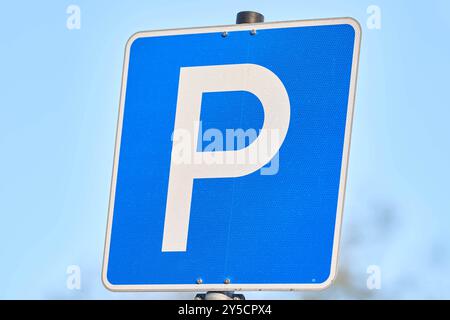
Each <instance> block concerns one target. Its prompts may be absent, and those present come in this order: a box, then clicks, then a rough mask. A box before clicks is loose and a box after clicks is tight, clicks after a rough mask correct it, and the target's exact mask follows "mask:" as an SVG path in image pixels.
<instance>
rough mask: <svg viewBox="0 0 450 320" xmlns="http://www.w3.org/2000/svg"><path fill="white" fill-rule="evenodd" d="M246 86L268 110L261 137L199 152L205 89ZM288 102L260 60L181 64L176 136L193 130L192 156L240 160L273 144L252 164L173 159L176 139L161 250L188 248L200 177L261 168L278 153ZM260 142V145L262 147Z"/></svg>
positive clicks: (280, 85) (242, 173) (286, 125)
mask: <svg viewBox="0 0 450 320" xmlns="http://www.w3.org/2000/svg"><path fill="white" fill-rule="evenodd" d="M227 91H247V92H250V93H252V94H254V95H255V96H256V97H258V99H259V100H260V102H261V104H262V106H263V109H264V123H263V127H262V129H261V131H260V134H259V135H258V137H257V138H256V139H255V140H254V141H253V142H252V143H251V144H250V145H248V146H247V147H245V148H243V149H239V150H232V151H212V152H211V151H210V152H208V151H204V152H198V151H197V137H198V132H199V121H200V109H201V104H202V94H203V93H205V92H227ZM289 120H290V104H289V97H288V94H287V92H286V89H285V87H284V85H283V83H282V82H281V80H280V79H279V78H278V77H277V76H276V75H275V74H274V73H273V72H272V71H270V70H268V69H266V68H264V67H262V66H259V65H256V64H231V65H217V66H203V67H185V68H181V69H180V80H179V87H178V100H177V108H176V115H175V129H174V137H175V135H176V133H177V132H184V133H186V132H187V133H189V136H190V137H191V139H193V140H192V141H193V143H191V144H190V145H189V146H190V148H191V150H188V153H189V154H192V155H193V158H194V159H195V158H196V157H200V158H201V156H202V155H205V156H208V153H214V156H215V157H223V159H236V158H237V159H242V158H243V157H245V156H246V155H248V154H250V155H252V154H254V155H255V154H258V150H259V149H267V147H266V146H265V147H262V144H264V143H266V144H267V143H268V142H269V141H270V142H269V144H270V148H269V150H268V152H265V154H264V155H261V152H259V159H258V161H256V162H251V163H248V162H246V163H236V162H235V161H232V162H229V161H224V162H223V163H213V164H206V163H194V162H193V161H188V163H186V162H184V163H179V162H177V161H174V159H175V158H176V157H177V155H176V154H175V150H174V149H175V148H174V146H175V143H176V141H175V139H174V140H173V144H172V155H171V163H170V175H169V188H168V193H167V203H166V215H165V221H164V235H163V243H162V251H163V252H164V251H186V246H187V238H188V229H189V215H190V207H191V198H192V187H193V182H194V179H196V178H200V179H202V178H229V177H240V176H245V175H248V174H250V173H252V172H255V171H257V170H259V169H260V168H261V167H262V166H264V165H265V164H266V163H268V162H269V161H271V159H272V158H273V157H274V156H275V155H276V154H277V152H278V150H279V149H280V147H281V145H282V143H283V141H284V138H285V137H286V133H287V131H288V128H289ZM271 131H277V132H278V139H273V138H272V139H271V138H270V137H269V135H270V132H271ZM260 147H261V148H260Z"/></svg>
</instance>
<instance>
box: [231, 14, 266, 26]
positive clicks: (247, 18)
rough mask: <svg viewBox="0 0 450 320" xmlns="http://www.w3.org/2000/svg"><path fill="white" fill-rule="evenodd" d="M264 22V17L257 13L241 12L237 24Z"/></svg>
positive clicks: (237, 17)
mask: <svg viewBox="0 0 450 320" xmlns="http://www.w3.org/2000/svg"><path fill="white" fill-rule="evenodd" d="M260 22H264V16H263V15H262V14H261V13H259V12H255V11H241V12H239V13H238V14H237V16H236V24H241V23H260Z"/></svg>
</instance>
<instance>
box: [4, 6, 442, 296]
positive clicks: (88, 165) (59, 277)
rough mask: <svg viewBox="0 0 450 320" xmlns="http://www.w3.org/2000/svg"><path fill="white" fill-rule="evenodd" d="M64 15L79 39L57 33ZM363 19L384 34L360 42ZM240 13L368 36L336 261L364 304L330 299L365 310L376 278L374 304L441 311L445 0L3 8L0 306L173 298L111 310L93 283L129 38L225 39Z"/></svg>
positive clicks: (374, 32) (376, 33) (97, 283)
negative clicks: (72, 16)
mask: <svg viewBox="0 0 450 320" xmlns="http://www.w3.org/2000/svg"><path fill="white" fill-rule="evenodd" d="M70 4H76V5H78V6H79V7H80V9H81V29H79V30H68V29H67V28H66V19H67V17H68V15H67V13H66V9H67V7H68V6H69V5H70ZM371 4H375V5H377V6H379V8H380V9H381V14H382V15H381V23H382V25H381V29H379V30H374V29H368V28H367V26H366V20H367V18H368V17H369V15H368V14H367V12H366V10H367V7H368V6H369V5H371ZM241 10H256V11H260V12H262V13H263V14H265V16H266V21H281V20H298V19H310V18H328V17H340V16H352V17H354V18H356V19H358V20H359V21H360V23H361V25H362V28H363V41H362V51H361V65H360V73H359V81H358V92H357V100H356V113H355V118H354V130H353V140H352V149H351V158H350V167H349V180H348V188H347V199H346V210H345V213H344V227H343V242H342V244H343V248H342V252H341V253H342V256H341V261H340V263H341V265H340V266H341V267H342V268H345V269H346V270H347V269H348V272H349V273H350V274H351V282H352V283H353V286H354V287H356V288H357V290H358V292H359V293H357V294H355V293H349V292H346V291H342V292H341V291H337V292H336V294H335V297H342V298H344V297H357V296H361V297H364V295H365V294H367V292H366V291H367V288H366V287H365V281H366V278H367V274H366V268H367V266H369V265H373V264H375V265H378V266H380V268H381V270H382V288H381V290H378V291H377V292H375V293H374V292H371V293H370V294H371V296H370V297H384V298H404V297H413V298H447V299H448V298H450V279H449V277H448V275H447V273H448V270H450V236H449V234H450V232H449V231H450V230H449V229H450V197H449V187H448V181H450V169H449V164H450V126H449V124H448V123H449V118H450V102H449V98H448V92H449V80H448V75H449V74H450V60H449V58H448V57H450V43H449V42H448V40H447V39H448V36H449V34H450V19H449V18H448V16H449V13H450V3H449V2H448V1H446V0H442V1H437V0H435V1H429V2H423V3H421V4H419V3H415V2H411V1H395V2H394V1H386V0H377V1H374V2H371V1H361V0H347V1H340V2H337V1H332V0H329V1H325V0H317V1H298V0H297V1H282V0H280V1H258V2H257V4H256V2H255V1H235V0H230V1H178V0H176V1H175V0H174V1H170V2H167V1H127V2H112V1H81V0H75V1H71V2H68V1H47V2H45V3H37V2H34V1H9V2H6V3H3V4H2V10H1V12H0V35H1V39H2V50H1V51H0V70H1V71H0V93H1V95H0V96H1V103H0V114H1V116H0V152H1V153H0V154H1V156H0V243H1V244H0V283H1V289H0V298H123V297H152V298H155V297H171V296H170V295H169V294H143V295H134V294H114V293H110V292H108V291H107V290H106V289H104V288H103V286H102V284H101V281H100V270H101V260H102V254H103V245H104V234H105V225H106V215H107V205H108V197H109V185H110V175H111V167H112V159H113V147H114V135H115V125H116V118H117V111H118V101H119V88H120V81H121V74H122V61H123V50H124V46H125V42H126V40H127V39H128V38H129V36H130V35H131V34H133V33H135V32H136V31H142V30H154V29H164V28H180V27H193V26H204V25H220V24H232V23H234V19H235V14H236V13H237V12H238V11H241ZM69 265H79V266H80V267H81V272H82V289H81V290H79V291H70V290H68V289H67V288H66V268H67V266H69ZM182 296H183V297H186V298H190V297H191V296H192V295H189V294H187V295H186V294H185V295H182ZM248 296H249V297H270V298H277V297H297V296H295V295H294V294H287V293H285V294H279V293H262V294H248ZM319 296H320V294H319ZM323 296H324V297H327V296H326V293H323ZM177 297H180V296H177Z"/></svg>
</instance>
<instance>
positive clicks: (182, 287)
mask: <svg viewBox="0 0 450 320" xmlns="http://www.w3.org/2000/svg"><path fill="white" fill-rule="evenodd" d="M340 24H348V25H350V26H352V27H353V29H354V31H355V43H354V50H353V61H352V70H351V77H350V90H349V98H348V107H347V119H346V125H345V141H344V148H343V154H342V164H341V175H340V183H339V195H338V205H337V213H336V223H335V230H334V240H333V253H332V260H331V270H330V275H329V277H328V279H327V280H325V281H324V282H322V283H308V284H298V283H297V284H295V283H294V284H286V283H282V284H240V283H230V284H223V283H222V284H221V283H218V284H195V283H193V284H151V285H115V284H112V283H110V282H109V281H108V278H107V271H108V260H109V249H110V248H109V247H110V240H111V228H112V220H113V212H114V200H115V192H116V182H117V169H118V162H119V154H120V142H121V137H122V122H123V114H124V104H125V93H126V86H127V78H128V63H129V57H130V48H131V45H132V44H133V42H134V41H135V40H136V39H139V38H144V37H157V36H172V35H182V34H201V33H212V32H225V31H226V32H231V31H245V30H248V31H251V30H263V29H275V28H293V27H307V26H327V25H340ZM360 45H361V26H360V24H359V23H358V21H357V20H355V19H353V18H331V19H316V20H295V21H282V22H269V23H257V24H237V25H224V26H212V27H200V28H185V29H168V30H156V31H142V32H137V33H135V34H133V35H132V36H131V37H130V38H129V39H128V41H127V44H126V47H125V57H124V63H123V73H122V87H121V93H120V103H119V115H118V120H117V131H116V142H115V150H114V162H113V171H112V178H111V188H110V198H109V208H108V222H107V230H106V239H105V249H104V256H103V267H102V282H103V284H104V286H105V287H106V288H107V289H108V290H111V291H159V292H163V291H294V290H322V289H325V288H327V287H328V286H330V285H331V284H332V282H333V281H334V279H335V277H336V273H337V262H338V253H339V242H340V235H341V224H342V216H343V209H344V199H345V186H346V181H347V168H348V160H349V151H350V140H351V131H352V123H353V111H354V103H355V95H356V79H357V74H358V64H359V52H360ZM193 281H194V279H193Z"/></svg>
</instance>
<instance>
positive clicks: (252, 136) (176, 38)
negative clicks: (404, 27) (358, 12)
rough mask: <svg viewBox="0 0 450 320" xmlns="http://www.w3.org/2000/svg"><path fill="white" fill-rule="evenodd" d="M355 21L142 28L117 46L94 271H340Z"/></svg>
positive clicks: (231, 280)
mask: <svg viewBox="0 0 450 320" xmlns="http://www.w3.org/2000/svg"><path fill="white" fill-rule="evenodd" d="M360 34H361V31H360V27H359V24H358V23H357V22H356V21H355V20H353V19H350V18H338V19H324V20H314V21H312V20H311V21H290V22H276V23H263V24H242V25H232V26H219V27H206V28H192V29H179V30H162V31H150V32H140V33H137V34H135V35H133V36H132V37H131V38H130V40H129V41H128V43H127V46H126V50H125V63H124V71H123V79H122V92H121V99H120V108H119V119H118V126H117V136H116V146H115V156H114V167H113V175H112V182H111V195H110V203H109V217H108V226H107V233H106V245H105V255H104V263H103V275H102V279H103V282H104V284H105V286H106V287H107V288H109V289H111V290H148V291H208V290H219V291H224V290H301V289H321V288H325V287H326V286H328V285H329V284H330V283H331V282H332V280H333V279H334V276H335V274H336V269H337V254H338V244H339V235H340V227H341V220H342V211H343V201H344V192H345V183H346V173H347V163H348V154H349V147H350V135H351V125H352V116H353V105H354V97H355V89H356V88H355V86H356V74H357V65H358V57H359V45H360Z"/></svg>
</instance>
